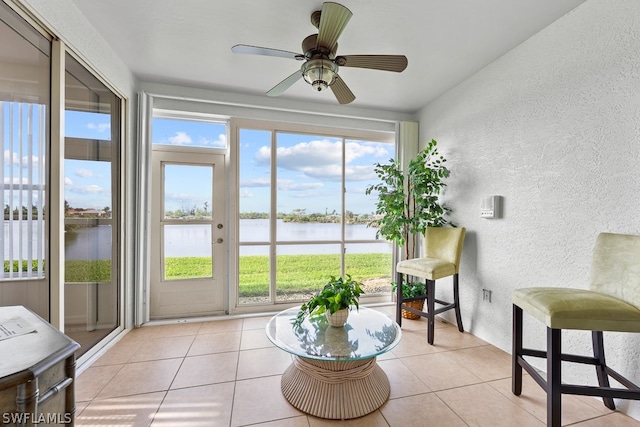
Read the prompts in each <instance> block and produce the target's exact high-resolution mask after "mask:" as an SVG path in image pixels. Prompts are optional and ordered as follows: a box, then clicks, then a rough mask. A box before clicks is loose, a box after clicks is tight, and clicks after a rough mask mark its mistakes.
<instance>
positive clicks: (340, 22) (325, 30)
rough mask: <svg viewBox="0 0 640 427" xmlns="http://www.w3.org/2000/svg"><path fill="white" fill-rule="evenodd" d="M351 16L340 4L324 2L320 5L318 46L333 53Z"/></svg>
mask: <svg viewBox="0 0 640 427" xmlns="http://www.w3.org/2000/svg"><path fill="white" fill-rule="evenodd" d="M351 16H353V13H351V11H350V10H349V9H347V8H346V7H344V6H343V5H341V4H338V3H333V2H325V3H323V5H322V14H321V15H320V24H319V25H318V42H317V45H318V46H322V47H325V48H327V49H329V50H330V51H331V52H334V51H335V47H336V44H337V43H338V37H340V34H342V30H344V27H346V26H347V23H348V22H349V20H350V19H351Z"/></svg>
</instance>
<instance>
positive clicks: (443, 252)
mask: <svg viewBox="0 0 640 427" xmlns="http://www.w3.org/2000/svg"><path fill="white" fill-rule="evenodd" d="M465 233H466V229H465V228H463V227H460V228H441V227H428V228H427V230H426V232H425V235H424V251H423V253H424V256H423V257H422V258H413V259H407V260H404V261H400V262H399V263H398V264H397V265H396V273H397V282H396V283H397V284H398V286H397V295H396V322H397V323H398V325H400V326H402V310H403V309H404V310H407V311H409V312H411V313H414V314H417V315H418V316H422V317H426V318H427V320H428V322H427V341H428V342H429V344H433V333H434V326H435V316H436V315H437V314H440V313H442V312H445V311H447V310H451V309H453V310H455V313H456V322H457V324H458V330H459V331H460V332H464V328H463V327H462V316H461V315H460V301H459V297H458V293H459V292H458V273H459V271H460V256H461V254H462V246H463V244H464V236H465ZM403 275H407V276H414V277H419V278H421V279H424V280H425V285H426V286H425V288H426V294H425V295H423V296H418V297H416V298H411V299H405V300H403V299H402V281H403ZM448 276H453V302H452V303H451V302H445V301H442V300H439V299H436V297H435V296H436V295H435V283H436V280H437V279H442V278H443V277H448ZM421 299H422V300H425V308H424V309H423V310H425V311H420V310H418V309H416V308H413V307H409V306H408V305H406V304H404V303H405V302H409V301H417V300H421ZM436 303H437V304H439V305H441V306H442V307H439V308H438V309H436V308H435V304H436Z"/></svg>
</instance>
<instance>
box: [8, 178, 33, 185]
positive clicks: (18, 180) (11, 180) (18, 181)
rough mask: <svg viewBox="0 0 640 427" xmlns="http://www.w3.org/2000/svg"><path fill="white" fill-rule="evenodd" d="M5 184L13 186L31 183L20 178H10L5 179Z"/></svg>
mask: <svg viewBox="0 0 640 427" xmlns="http://www.w3.org/2000/svg"><path fill="white" fill-rule="evenodd" d="M4 183H5V184H13V185H18V184H20V183H22V184H28V183H29V181H28V180H27V178H22V179H20V178H18V177H15V176H14V177H13V179H11V178H9V177H8V176H5V177H4Z"/></svg>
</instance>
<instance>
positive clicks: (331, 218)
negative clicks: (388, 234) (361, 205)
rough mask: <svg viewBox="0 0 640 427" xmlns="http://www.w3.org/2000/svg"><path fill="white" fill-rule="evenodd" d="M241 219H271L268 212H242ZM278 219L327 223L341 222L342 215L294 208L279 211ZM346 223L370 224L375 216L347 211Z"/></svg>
mask: <svg viewBox="0 0 640 427" xmlns="http://www.w3.org/2000/svg"><path fill="white" fill-rule="evenodd" d="M240 219H269V214H268V213H266V212H241V213H240ZM277 219H281V220H282V221H284V222H302V223H304V222H319V223H325V224H339V223H340V222H341V217H340V215H339V214H338V213H336V212H335V211H333V212H332V213H328V212H327V213H319V212H314V213H307V212H306V209H294V210H293V211H292V212H290V213H285V212H278V215H277ZM344 219H345V223H346V224H369V223H371V222H372V221H373V220H374V219H375V218H374V217H373V216H371V215H369V214H356V213H353V212H351V211H345V215H344Z"/></svg>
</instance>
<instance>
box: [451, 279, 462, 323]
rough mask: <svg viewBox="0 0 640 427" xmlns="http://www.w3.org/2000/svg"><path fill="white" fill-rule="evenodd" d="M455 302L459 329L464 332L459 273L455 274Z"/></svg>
mask: <svg viewBox="0 0 640 427" xmlns="http://www.w3.org/2000/svg"><path fill="white" fill-rule="evenodd" d="M453 303H454V305H455V309H454V310H455V312H456V323H458V330H459V331H460V332H464V327H463V326H462V315H461V314H460V293H459V291H458V273H456V274H454V275H453Z"/></svg>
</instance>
